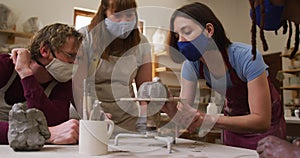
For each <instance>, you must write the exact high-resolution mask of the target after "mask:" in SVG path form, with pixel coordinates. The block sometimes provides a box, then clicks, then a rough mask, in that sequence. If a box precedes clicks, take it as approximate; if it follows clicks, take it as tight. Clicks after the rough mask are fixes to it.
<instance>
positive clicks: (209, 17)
mask: <svg viewBox="0 0 300 158" xmlns="http://www.w3.org/2000/svg"><path fill="white" fill-rule="evenodd" d="M176 17H184V18H188V19H191V20H193V21H195V22H196V23H198V24H200V25H202V26H206V24H207V23H211V24H212V25H213V26H214V28H215V31H214V34H213V36H212V38H213V40H214V41H215V43H216V45H217V47H218V49H219V50H220V52H221V53H222V55H223V56H224V55H225V56H226V57H228V55H227V50H226V49H227V48H228V46H229V45H230V44H231V42H230V40H229V38H227V36H226V34H225V30H224V27H223V25H222V24H221V22H220V21H219V19H218V18H217V17H216V16H215V14H214V13H213V12H212V10H211V9H210V8H209V7H208V6H206V5H204V4H202V3H199V2H195V3H192V4H188V5H185V6H183V7H181V8H179V9H177V10H176V11H175V12H174V13H173V14H172V16H171V20H170V32H169V37H168V44H169V46H170V48H169V53H170V56H171V58H172V59H173V60H174V61H175V62H181V61H182V59H183V58H182V55H181V54H179V53H178V47H177V42H178V36H177V35H176V33H175V32H174V21H175V18H176ZM202 26H201V27H202ZM173 48H175V49H173Z"/></svg>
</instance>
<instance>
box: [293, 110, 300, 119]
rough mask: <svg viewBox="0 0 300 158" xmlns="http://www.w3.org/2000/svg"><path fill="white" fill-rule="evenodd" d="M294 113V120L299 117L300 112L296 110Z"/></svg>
mask: <svg viewBox="0 0 300 158" xmlns="http://www.w3.org/2000/svg"><path fill="white" fill-rule="evenodd" d="M294 112H295V116H296V118H299V115H300V111H299V109H296V110H295V111H294Z"/></svg>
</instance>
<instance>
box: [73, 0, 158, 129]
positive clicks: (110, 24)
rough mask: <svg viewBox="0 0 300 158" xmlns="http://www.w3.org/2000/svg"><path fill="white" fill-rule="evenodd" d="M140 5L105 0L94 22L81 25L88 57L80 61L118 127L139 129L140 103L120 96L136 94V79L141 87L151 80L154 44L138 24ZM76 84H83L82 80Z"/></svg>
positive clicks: (85, 52)
mask: <svg viewBox="0 0 300 158" xmlns="http://www.w3.org/2000/svg"><path fill="white" fill-rule="evenodd" d="M136 8H137V5H136V2H135V0H102V1H101V4H100V6H99V8H98V11H97V13H96V14H95V16H94V17H93V19H92V21H91V23H90V24H89V25H88V26H86V27H83V28H81V29H80V31H81V32H83V33H84V34H85V37H86V38H85V40H84V41H83V45H82V46H83V52H84V53H83V54H85V55H87V59H88V61H86V62H83V64H79V65H80V67H82V66H84V67H86V69H83V73H84V72H88V74H86V78H88V79H90V80H92V82H94V83H95V84H94V85H95V90H96V92H95V93H96V94H95V96H96V98H97V99H98V100H100V101H101V102H102V104H101V106H102V108H103V110H104V111H105V112H107V113H111V114H112V120H113V121H114V123H115V125H116V127H117V128H115V131H117V130H119V129H120V130H122V131H123V130H129V131H136V130H137V129H136V124H137V121H138V108H137V107H138V106H137V104H136V103H135V102H130V103H129V102H120V101H119V100H120V98H130V97H134V93H133V86H132V83H133V82H134V81H135V83H136V85H137V87H139V86H140V85H141V84H142V83H143V82H145V81H151V72H152V68H151V45H150V44H149V43H148V41H147V39H146V38H145V36H143V35H142V34H141V33H140V31H139V29H138V27H137V24H138V16H137V11H136ZM79 69H81V68H79ZM75 82H76V81H75ZM76 85H77V86H78V87H79V88H82V87H83V86H82V81H80V80H79V81H78V82H77V83H76ZM79 96H82V95H79ZM80 98H81V97H80ZM78 105H82V104H78ZM118 127H120V128H118ZM125 132H128V131H125Z"/></svg>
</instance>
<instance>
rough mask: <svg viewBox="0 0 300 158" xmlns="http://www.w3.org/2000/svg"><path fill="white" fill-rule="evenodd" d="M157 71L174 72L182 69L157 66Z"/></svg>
mask: <svg viewBox="0 0 300 158" xmlns="http://www.w3.org/2000/svg"><path fill="white" fill-rule="evenodd" d="M155 71H156V72H173V73H179V72H180V69H177V68H172V69H171V68H168V67H158V68H155Z"/></svg>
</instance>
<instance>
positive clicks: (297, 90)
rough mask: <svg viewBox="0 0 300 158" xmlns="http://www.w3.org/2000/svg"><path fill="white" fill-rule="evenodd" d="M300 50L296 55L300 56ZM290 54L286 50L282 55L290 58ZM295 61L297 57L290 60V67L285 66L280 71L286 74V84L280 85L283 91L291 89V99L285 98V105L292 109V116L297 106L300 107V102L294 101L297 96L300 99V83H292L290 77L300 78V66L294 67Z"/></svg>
mask: <svg viewBox="0 0 300 158" xmlns="http://www.w3.org/2000/svg"><path fill="white" fill-rule="evenodd" d="M299 55H300V52H298V53H296V56H299ZM289 56H290V52H286V53H282V55H281V57H283V58H288V57H289ZM294 61H295V59H292V60H290V63H291V64H290V66H289V68H288V69H287V68H285V69H284V70H282V71H279V72H281V73H283V74H285V78H286V81H285V84H284V85H283V86H282V87H280V88H281V89H282V90H283V91H290V92H289V93H290V95H291V96H290V97H291V99H290V101H289V100H287V99H286V100H285V102H284V106H285V108H287V109H290V110H291V113H292V116H293V110H294V109H296V108H300V103H294V101H293V100H295V98H298V99H300V83H296V84H295V83H292V84H291V83H290V77H299V80H300V68H299V67H294V65H293V64H294Z"/></svg>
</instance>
